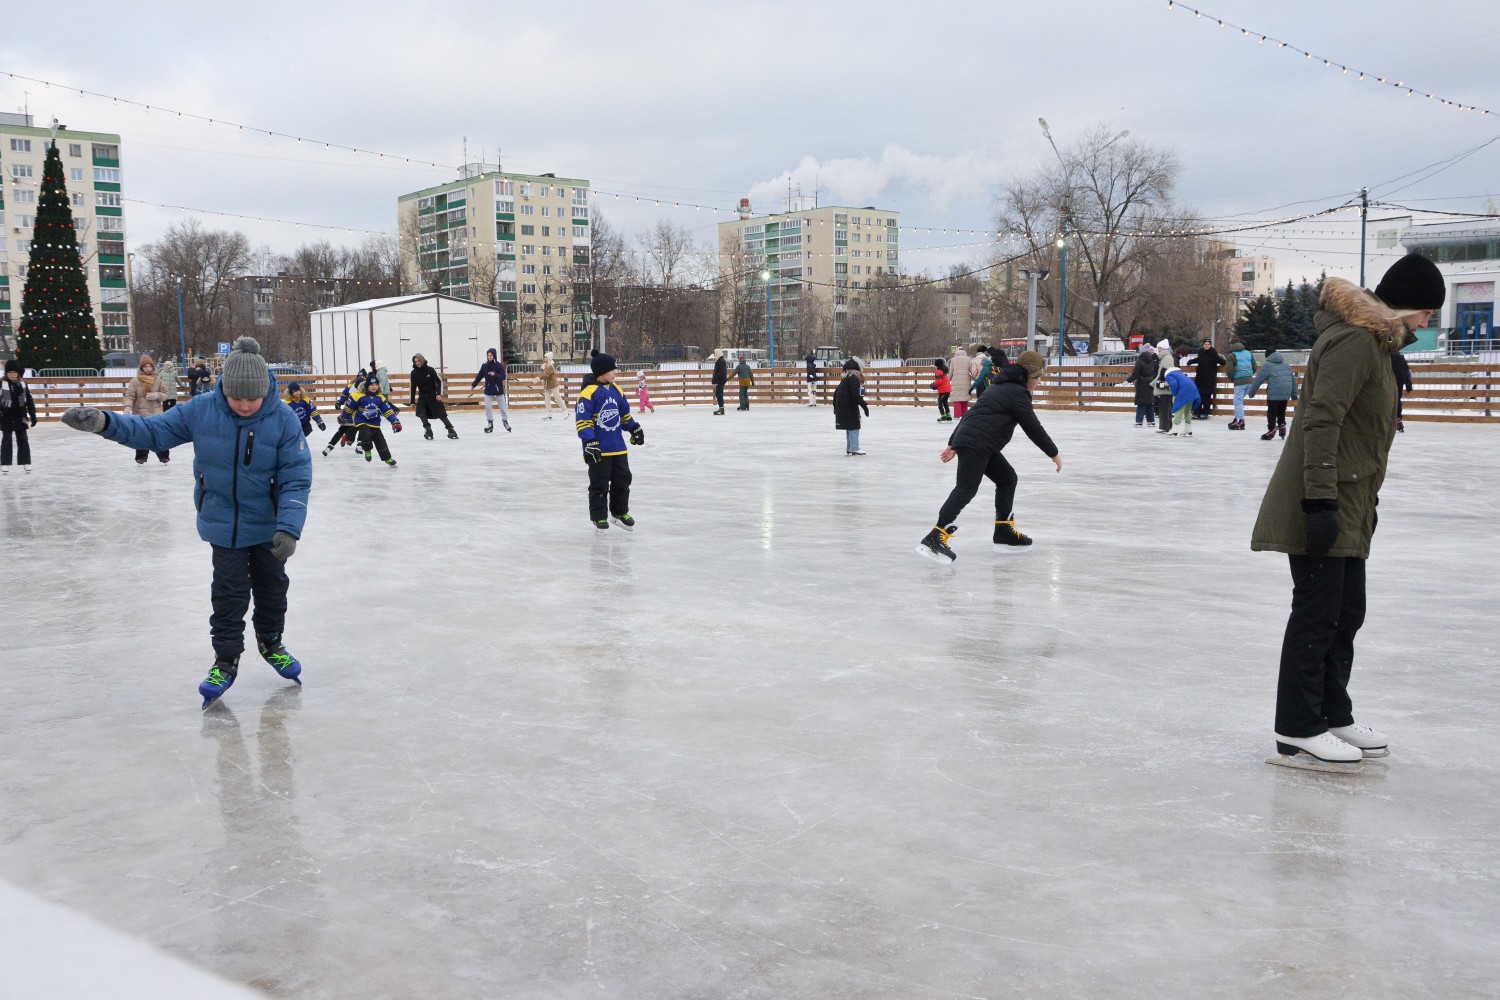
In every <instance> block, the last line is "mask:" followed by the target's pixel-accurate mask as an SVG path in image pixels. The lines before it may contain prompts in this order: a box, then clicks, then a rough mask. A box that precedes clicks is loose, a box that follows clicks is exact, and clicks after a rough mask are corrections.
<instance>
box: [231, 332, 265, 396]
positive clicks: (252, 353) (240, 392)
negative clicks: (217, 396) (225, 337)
mask: <svg viewBox="0 0 1500 1000" xmlns="http://www.w3.org/2000/svg"><path fill="white" fill-rule="evenodd" d="M219 383H220V384H221V385H222V386H223V387H224V395H226V396H228V397H229V398H230V399H264V398H265V397H267V396H269V395H270V394H271V373H270V371H268V370H267V369H266V359H265V358H263V357H261V356H260V344H258V343H256V341H255V338H254V337H241V338H240V339H239V340H236V341H235V342H234V348H233V350H231V351H230V352H229V357H227V358H225V359H224V375H223V377H222V378H221V379H220V380H219Z"/></svg>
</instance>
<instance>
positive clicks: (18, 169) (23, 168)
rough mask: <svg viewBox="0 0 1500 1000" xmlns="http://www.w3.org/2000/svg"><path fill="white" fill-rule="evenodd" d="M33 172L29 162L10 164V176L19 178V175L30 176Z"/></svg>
mask: <svg viewBox="0 0 1500 1000" xmlns="http://www.w3.org/2000/svg"><path fill="white" fill-rule="evenodd" d="M33 174H34V171H33V170H32V168H31V164H29V163H12V164H11V165H10V175H11V176H12V177H15V178H18V179H19V178H21V177H31V176H33Z"/></svg>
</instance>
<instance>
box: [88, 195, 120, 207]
mask: <svg viewBox="0 0 1500 1000" xmlns="http://www.w3.org/2000/svg"><path fill="white" fill-rule="evenodd" d="M94 204H96V205H98V206H99V207H100V208H119V207H120V193H119V192H118V191H98V192H95V194H94Z"/></svg>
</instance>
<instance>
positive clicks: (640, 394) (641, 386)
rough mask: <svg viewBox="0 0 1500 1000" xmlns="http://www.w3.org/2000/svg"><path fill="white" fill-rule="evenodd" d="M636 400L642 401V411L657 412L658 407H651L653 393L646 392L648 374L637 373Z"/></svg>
mask: <svg viewBox="0 0 1500 1000" xmlns="http://www.w3.org/2000/svg"><path fill="white" fill-rule="evenodd" d="M635 398H636V399H637V400H639V401H640V404H641V410H642V411H645V410H650V411H651V412H652V413H655V412H656V407H654V406H652V405H651V393H649V392H647V391H646V373H645V372H644V371H638V372H636V373H635Z"/></svg>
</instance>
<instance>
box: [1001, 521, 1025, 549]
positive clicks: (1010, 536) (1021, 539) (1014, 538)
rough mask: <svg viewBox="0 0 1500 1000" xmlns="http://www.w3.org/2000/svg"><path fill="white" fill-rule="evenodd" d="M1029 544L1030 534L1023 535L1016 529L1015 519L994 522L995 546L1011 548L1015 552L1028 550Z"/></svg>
mask: <svg viewBox="0 0 1500 1000" xmlns="http://www.w3.org/2000/svg"><path fill="white" fill-rule="evenodd" d="M1030 546H1031V536H1030V535H1023V534H1021V533H1020V532H1019V531H1017V530H1016V522H1015V521H996V522H995V547H996V548H1001V549H1013V550H1015V551H1017V552H1028V551H1030Z"/></svg>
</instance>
